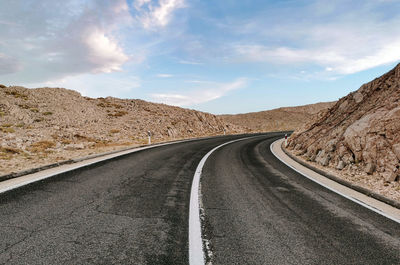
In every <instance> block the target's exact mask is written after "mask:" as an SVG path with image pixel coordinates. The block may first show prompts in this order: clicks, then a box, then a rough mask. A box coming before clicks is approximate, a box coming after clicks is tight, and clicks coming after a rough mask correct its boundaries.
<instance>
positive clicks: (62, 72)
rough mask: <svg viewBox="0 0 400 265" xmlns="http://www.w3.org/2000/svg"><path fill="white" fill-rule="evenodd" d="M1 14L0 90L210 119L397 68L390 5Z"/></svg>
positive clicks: (74, 0) (149, 5)
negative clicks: (184, 111) (176, 110)
mask: <svg viewBox="0 0 400 265" xmlns="http://www.w3.org/2000/svg"><path fill="white" fill-rule="evenodd" d="M0 7H1V8H0V15H1V16H0V17H1V19H0V83H4V84H5V85H17V86H24V87H28V88H34V87H46V86H47V87H64V88H67V89H72V90H75V91H78V92H80V93H81V94H82V95H83V96H88V97H93V98H96V97H107V96H112V97H118V98H128V99H134V98H137V99H142V100H145V101H150V102H155V103H164V104H168V105H175V106H179V107H183V108H188V109H195V110H199V111H203V112H208V113H213V114H217V115H219V114H242V113H249V112H259V111H265V110H272V109H276V108H280V107H294V106H302V105H308V104H315V103H319V102H331V101H336V100H338V99H339V98H341V97H344V96H346V95H347V94H348V93H350V92H352V91H355V90H357V89H358V88H359V87H360V86H361V85H362V84H364V83H367V82H369V81H372V80H373V79H375V78H377V77H379V76H381V75H382V74H384V73H386V72H388V71H389V70H391V69H392V68H393V67H394V66H395V65H396V64H398V62H399V61H400V48H399V47H400V37H399V36H400V34H399V33H400V27H399V25H400V23H399V22H400V14H398V12H395V10H399V8H400V1H397V0H390V1H383V0H380V1H361V0H358V1H352V3H348V2H347V1H335V3H332V1H304V0H303V1H261V0H253V1H242V2H240V3H238V2H235V1H224V3H212V4H209V3H204V2H202V1H200V0H192V1H190V0H157V1H155V0H153V1H152V0H134V1H124V0H117V1H112V2H111V3H110V2H109V1H104V0H101V1H94V0H67V1H63V2H62V3H60V2H57V3H55V2H53V1H50V0H41V1H36V2H26V1H22V0H18V1H11V0H9V1H4V2H2V3H0Z"/></svg>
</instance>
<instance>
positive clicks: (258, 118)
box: [220, 102, 334, 132]
mask: <svg viewBox="0 0 400 265" xmlns="http://www.w3.org/2000/svg"><path fill="white" fill-rule="evenodd" d="M333 105H334V102H324V103H316V104H310V105H304V106H298V107H285V108H279V109H273V110H267V111H260V112H252V113H245V114H236V115H220V117H222V118H223V119H224V120H226V121H227V122H230V123H232V124H235V125H237V126H242V127H246V128H247V130H248V131H251V132H268V131H287V130H295V129H297V128H299V127H301V126H303V125H304V123H305V122H306V123H307V122H310V121H312V120H313V119H314V118H315V115H323V112H325V111H327V110H328V109H329V108H330V107H331V106H333Z"/></svg>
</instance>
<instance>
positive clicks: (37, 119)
mask: <svg viewBox="0 0 400 265" xmlns="http://www.w3.org/2000/svg"><path fill="white" fill-rule="evenodd" d="M43 120H44V119H43V118H42V117H40V118H36V119H34V120H33V121H34V122H41V121H43Z"/></svg>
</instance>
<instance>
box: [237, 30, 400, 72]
mask: <svg viewBox="0 0 400 265" xmlns="http://www.w3.org/2000/svg"><path fill="white" fill-rule="evenodd" d="M235 52H236V54H237V55H238V56H239V58H240V59H241V60H244V61H251V62H268V63H273V64H296V63H298V64H304V63H315V64H318V65H321V66H322V67H324V69H325V71H327V72H334V73H338V74H352V73H356V72H360V71H363V70H367V69H370V68H373V67H376V66H380V65H384V64H389V63H393V62H397V61H399V60H400V38H399V39H398V40H397V41H394V42H391V43H387V44H382V46H381V47H379V48H378V49H375V50H371V51H370V53H365V54H358V55H357V54H355V55H350V54H348V53H349V49H342V48H341V47H338V48H334V47H330V48H326V47H320V48H319V49H291V48H288V47H279V48H269V47H264V46H260V45H239V46H236V47H235Z"/></svg>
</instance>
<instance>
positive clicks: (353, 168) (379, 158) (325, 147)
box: [288, 64, 400, 190]
mask: <svg viewBox="0 0 400 265" xmlns="http://www.w3.org/2000/svg"><path fill="white" fill-rule="evenodd" d="M399 101H400V64H399V65H397V66H396V67H395V68H394V69H393V70H391V71H390V72H388V73H386V74H384V75H383V76H381V77H379V78H377V79H375V80H373V81H371V82H369V83H367V84H364V85H362V86H361V87H360V88H359V89H358V90H357V91H355V92H353V93H350V94H349V95H347V96H345V97H343V98H341V99H340V100H339V101H338V102H337V103H336V104H335V105H334V106H332V107H331V108H330V109H329V111H328V112H327V113H325V114H324V115H323V116H322V117H319V118H318V119H317V120H315V121H314V122H313V123H312V124H310V125H309V126H307V127H305V128H303V129H301V130H299V131H297V132H295V133H294V134H293V135H292V136H291V137H290V139H289V145H288V148H289V149H291V150H294V152H295V153H296V154H297V155H301V156H303V157H304V158H305V159H307V160H308V161H312V162H316V163H318V164H319V165H321V166H326V167H330V168H335V169H337V170H340V171H342V172H347V173H348V174H349V175H350V176H353V177H356V176H357V175H360V174H361V175H362V174H365V175H367V174H368V175H369V179H370V180H373V179H375V181H376V182H377V183H378V182H379V183H382V182H383V183H390V182H391V183H393V182H395V181H396V180H398V178H399V175H400V170H399V167H400V102H399ZM385 185H388V184H385ZM396 185H397V184H396ZM397 190H399V187H398V185H397Z"/></svg>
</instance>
